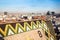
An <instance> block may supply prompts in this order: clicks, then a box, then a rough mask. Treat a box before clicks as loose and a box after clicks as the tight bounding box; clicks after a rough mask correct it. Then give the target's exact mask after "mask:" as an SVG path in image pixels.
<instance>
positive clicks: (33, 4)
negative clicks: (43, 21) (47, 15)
mask: <svg viewBox="0 0 60 40" xmlns="http://www.w3.org/2000/svg"><path fill="white" fill-rule="evenodd" d="M4 11H7V12H37V13H42V12H47V11H55V12H57V13H60V0H0V12H4Z"/></svg>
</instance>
